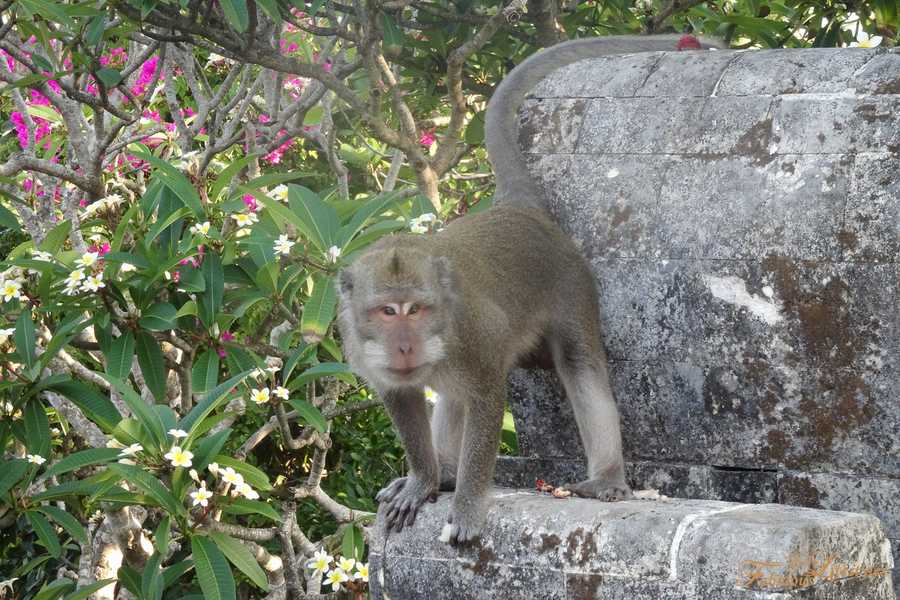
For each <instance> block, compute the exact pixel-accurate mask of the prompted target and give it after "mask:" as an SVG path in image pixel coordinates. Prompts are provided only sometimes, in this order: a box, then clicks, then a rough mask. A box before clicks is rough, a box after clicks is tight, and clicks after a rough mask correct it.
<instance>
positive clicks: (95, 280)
mask: <svg viewBox="0 0 900 600" xmlns="http://www.w3.org/2000/svg"><path fill="white" fill-rule="evenodd" d="M104 287H106V284H105V283H103V273H97V274H96V275H91V276H89V277H88V278H87V280H85V282H84V284H83V285H82V286H81V289H82V291H85V292H96V291H97V290H99V289H100V288H104Z"/></svg>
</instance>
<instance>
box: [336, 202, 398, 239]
mask: <svg viewBox="0 0 900 600" xmlns="http://www.w3.org/2000/svg"><path fill="white" fill-rule="evenodd" d="M400 198H401V195H400V194H399V193H397V192H393V193H388V194H379V195H377V196H375V197H374V198H372V199H371V200H369V201H368V202H366V203H365V204H364V205H362V206H361V207H360V208H359V209H358V210H357V211H356V212H354V213H353V218H352V219H350V222H349V223H347V224H346V225H344V226H343V227H342V228H341V231H340V234H339V235H338V244H339V245H340V247H341V248H343V247H344V246H346V245H347V243H348V242H349V241H350V240H352V239H353V238H354V237H355V236H356V234H357V233H359V232H360V231H361V230H362V228H363V227H365V225H366V223H367V222H368V221H369V219H371V218H372V217H374V216H376V215H380V214H382V213H384V212H385V211H386V210H387V209H388V208H391V207H392V206H393V205H395V204H396V203H397V201H398V200H399V199H400Z"/></svg>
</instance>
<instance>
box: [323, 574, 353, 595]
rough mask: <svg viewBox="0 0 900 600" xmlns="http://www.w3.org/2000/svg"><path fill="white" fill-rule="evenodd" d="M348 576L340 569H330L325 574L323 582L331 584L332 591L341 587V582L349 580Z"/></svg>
mask: <svg viewBox="0 0 900 600" xmlns="http://www.w3.org/2000/svg"><path fill="white" fill-rule="evenodd" d="M349 579H350V577H349V576H348V575H347V573H345V572H344V571H343V570H342V569H332V570H330V571H328V573H326V574H325V582H326V583H329V584H331V589H332V590H333V591H335V592H336V591H338V590H340V589H341V584H342V583H344V582H345V581H347V580H349Z"/></svg>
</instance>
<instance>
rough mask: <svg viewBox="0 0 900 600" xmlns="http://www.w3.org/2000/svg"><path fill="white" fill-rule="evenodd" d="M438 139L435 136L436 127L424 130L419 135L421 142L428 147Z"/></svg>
mask: <svg viewBox="0 0 900 600" xmlns="http://www.w3.org/2000/svg"><path fill="white" fill-rule="evenodd" d="M436 139H437V138H436V137H435V136H434V129H432V130H431V131H423V132H422V133H421V135H419V143H420V144H422V145H423V146H425V147H426V148H428V147H430V146H431V145H432V144H433V143H434V142H435V140H436Z"/></svg>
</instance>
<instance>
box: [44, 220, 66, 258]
mask: <svg viewBox="0 0 900 600" xmlns="http://www.w3.org/2000/svg"><path fill="white" fill-rule="evenodd" d="M71 232H72V223H71V221H69V220H68V219H66V220H65V221H63V222H62V223H60V224H59V225H57V226H56V227H54V228H53V229H51V230H50V233H48V234H47V237H45V238H44V241H43V242H41V245H40V248H39V249H40V250H42V251H44V252H49V253H50V254H56V253H57V252H59V249H60V248H62V245H63V243H65V241H66V240H67V239H68V238H69V233H71Z"/></svg>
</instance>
